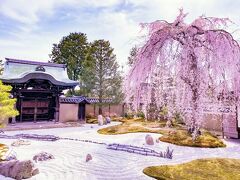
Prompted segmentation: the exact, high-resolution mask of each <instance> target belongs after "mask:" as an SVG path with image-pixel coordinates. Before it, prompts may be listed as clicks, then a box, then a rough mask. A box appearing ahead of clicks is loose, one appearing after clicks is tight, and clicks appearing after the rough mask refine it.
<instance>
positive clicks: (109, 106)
mask: <svg viewBox="0 0 240 180" xmlns="http://www.w3.org/2000/svg"><path fill="white" fill-rule="evenodd" d="M110 113H111V105H110V104H108V115H109V117H110Z"/></svg>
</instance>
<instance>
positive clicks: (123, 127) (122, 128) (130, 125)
mask: <svg viewBox="0 0 240 180" xmlns="http://www.w3.org/2000/svg"><path fill="white" fill-rule="evenodd" d="M120 122H122V124H119V125H116V126H110V127H107V128H103V129H99V130H98V133H100V134H106V135H116V134H126V133H136V132H149V133H163V132H164V131H162V130H159V129H156V128H160V127H164V126H165V122H162V123H159V122H155V121H145V120H144V119H141V118H137V119H122V120H120Z"/></svg>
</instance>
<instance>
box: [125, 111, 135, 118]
mask: <svg viewBox="0 0 240 180" xmlns="http://www.w3.org/2000/svg"><path fill="white" fill-rule="evenodd" d="M124 117H125V118H127V119H133V118H134V113H133V112H127V113H125V115H124Z"/></svg>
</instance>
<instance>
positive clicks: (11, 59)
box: [5, 58, 66, 68]
mask: <svg viewBox="0 0 240 180" xmlns="http://www.w3.org/2000/svg"><path fill="white" fill-rule="evenodd" d="M5 59H6V62H7V63H9V62H10V63H19V64H31V65H38V66H49V67H62V68H66V65H65V64H56V63H46V62H38V61H32V60H21V59H13V58H5Z"/></svg>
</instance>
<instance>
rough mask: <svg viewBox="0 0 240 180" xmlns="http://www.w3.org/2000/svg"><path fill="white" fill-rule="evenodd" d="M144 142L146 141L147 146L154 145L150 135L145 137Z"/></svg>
mask: <svg viewBox="0 0 240 180" xmlns="http://www.w3.org/2000/svg"><path fill="white" fill-rule="evenodd" d="M145 141H146V144H147V145H154V141H153V138H152V136H151V135H149V134H148V135H146V137H145Z"/></svg>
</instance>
